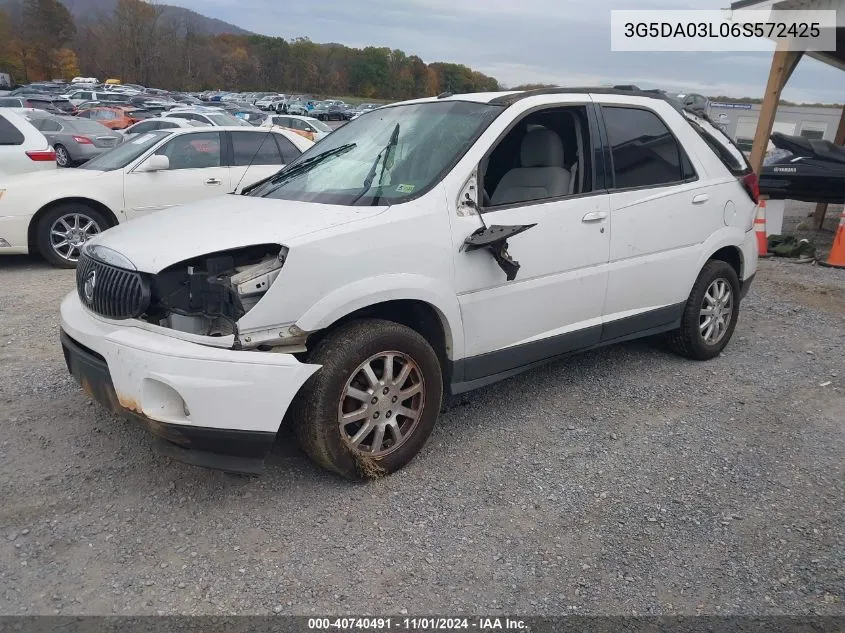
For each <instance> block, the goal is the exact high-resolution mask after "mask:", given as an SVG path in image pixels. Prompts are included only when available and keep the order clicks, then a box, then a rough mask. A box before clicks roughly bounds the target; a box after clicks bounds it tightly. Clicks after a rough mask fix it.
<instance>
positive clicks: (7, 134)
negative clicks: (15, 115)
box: [0, 116, 24, 145]
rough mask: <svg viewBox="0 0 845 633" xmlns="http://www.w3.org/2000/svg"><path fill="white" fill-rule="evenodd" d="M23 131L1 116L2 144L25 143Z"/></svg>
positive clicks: (0, 131) (0, 136)
mask: <svg viewBox="0 0 845 633" xmlns="http://www.w3.org/2000/svg"><path fill="white" fill-rule="evenodd" d="M23 141H24V136H23V133H22V132H21V131H20V130H18V128H16V127H15V126H14V125H12V123H11V122H10V121H8V120H6V118H5V117H2V116H0V145H23Z"/></svg>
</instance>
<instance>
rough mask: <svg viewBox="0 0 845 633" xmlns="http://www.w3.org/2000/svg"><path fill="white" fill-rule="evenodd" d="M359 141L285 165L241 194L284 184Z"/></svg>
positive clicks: (345, 150) (347, 149)
mask: <svg viewBox="0 0 845 633" xmlns="http://www.w3.org/2000/svg"><path fill="white" fill-rule="evenodd" d="M356 145H357V143H346V144H345V145H339V146H337V147H335V148H334V149H329V150H326V151H325V152H321V153H319V154H317V155H316V156H311V157H309V158H306V159H305V160H303V161H302V162H299V163H296V164H295V165H293V166H291V167H290V168H287V167H283V168H282V169H281V171H278V172H276V173H275V174H273V175H272V176H270V177H268V178H265V179H264V180H259V181H258V182H256V183H255V184H252V185H250V186H249V187H246V188H245V189H243V190H242V191H241V195H244V194H247V193H250V192H253V191H255V190H256V189H257V188H258V187H259V186H260V185H264V184H271V185H282V184H284V183H285V182H286V181H287V180H289V179H291V178H293V177H294V176H298V175H299V174H302V173H305V172H306V171H309V170H310V169H311V168H312V167H314V166H315V165H317V164H319V163H321V162H323V161H324V160H326V159H327V158H331V157H332V156H338V155H339V154H343V153H345V152H348V151H349V150H351V149H352V148H353V147H355V146H356Z"/></svg>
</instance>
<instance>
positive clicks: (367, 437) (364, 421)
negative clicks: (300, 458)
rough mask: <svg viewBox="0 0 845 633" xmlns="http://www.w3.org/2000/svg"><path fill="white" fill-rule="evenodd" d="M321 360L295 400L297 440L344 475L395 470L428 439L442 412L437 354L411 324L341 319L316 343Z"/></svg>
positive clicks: (313, 357)
mask: <svg viewBox="0 0 845 633" xmlns="http://www.w3.org/2000/svg"><path fill="white" fill-rule="evenodd" d="M308 362H309V363H315V364H319V365H322V368H321V369H320V370H319V371H318V372H317V373H316V374H315V375H314V376H312V377H311V379H310V380H309V381H308V382H307V383H306V385H305V386H304V387H303V389H302V391H301V392H300V394H299V395H298V397H297V402H296V404H295V405H294V409H293V413H294V418H293V419H294V425H295V428H296V432H297V436H298V438H299V442H300V445H301V446H302V448H303V449H304V450H305V452H306V453H307V454H308V455H309V456H310V457H311V459H313V460H314V461H315V462H317V463H318V464H320V465H321V466H323V467H324V468H327V469H329V470H332V471H334V472H336V473H338V474H340V475H342V476H344V477H347V478H349V479H368V478H376V477H379V476H383V475H387V474H390V473H393V472H395V471H397V470H399V469H401V468H402V467H404V466H405V465H407V464H408V463H409V462H410V461H411V460H412V459H413V458H414V456H416V454H417V453H419V451H420V450H421V449H422V447H423V446H424V445H425V442H426V441H427V440H428V437H429V435H430V434H431V431H432V429H433V428H434V423H435V421H436V420H437V416H438V414H439V412H440V405H441V400H442V397H443V379H442V374H441V368H440V362H439V360H438V358H437V354H436V353H435V352H434V350H433V349H432V348H431V345H429V343H428V341H426V340H425V339H424V338H423V337H422V336H421V335H420V334H418V333H417V332H415V331H414V330H412V329H410V328H408V327H405V326H403V325H399V324H397V323H393V322H390V321H383V320H379V319H366V320H361V321H355V322H352V323H350V324H348V325H345V326H343V327H341V328H339V329H338V330H336V331H335V332H333V333H331V334H329V335H328V336H327V337H326V338H325V339H323V340H322V341H321V342H320V343H318V344H317V346H316V347H315V349H314V350H313V351H312V352H311V353H310V354H309V356H308Z"/></svg>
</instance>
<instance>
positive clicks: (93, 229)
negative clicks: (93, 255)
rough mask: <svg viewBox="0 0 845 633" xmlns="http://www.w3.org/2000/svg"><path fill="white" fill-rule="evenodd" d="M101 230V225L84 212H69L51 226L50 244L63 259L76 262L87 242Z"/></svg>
mask: <svg viewBox="0 0 845 633" xmlns="http://www.w3.org/2000/svg"><path fill="white" fill-rule="evenodd" d="M99 232H100V227H99V225H98V224H97V223H96V222H95V221H94V220H93V219H91V218H90V217H88V216H87V215H85V214H84V213H67V214H65V215H62V216H60V217H58V218H57V219H56V221H55V222H53V225H52V226H51V227H50V246H51V247H52V249H53V251H54V252H55V253H56V254H57V255H58V256H59V257H61V258H62V259H64V260H66V261H69V262H75V261H77V260H78V259H79V253H80V252H81V250H82V246H83V245H84V244H85V242H87V241H88V240H90V239H91V238H92V237H94V236H95V235H96V234H97V233H99Z"/></svg>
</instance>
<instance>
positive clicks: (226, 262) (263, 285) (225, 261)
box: [139, 244, 288, 349]
mask: <svg viewBox="0 0 845 633" xmlns="http://www.w3.org/2000/svg"><path fill="white" fill-rule="evenodd" d="M287 255H288V249H287V247H285V246H280V245H278V244H261V245H256V246H248V247H244V248H239V249H234V250H229V251H224V252H219V253H211V254H208V255H202V256H199V257H195V258H193V259H190V260H186V261H183V262H179V263H178V264H173V265H171V266H168V267H167V268H165V269H164V270H162V271H161V272H159V273H157V274H156V275H153V276H151V277H150V280H149V283H150V300H149V304H148V307H147V309H146V310H145V312H144V313H143V314H142V315H141V316H140V317H139V318H140V319H141V320H143V321H146V322H147V323H151V324H153V325H158V326H161V327H166V328H169V329H172V330H176V331H179V332H185V333H188V334H194V335H198V336H210V337H224V336H232V337H234V345H233V347H234V349H241V348H243V347H244V346H245V345H244V343H245V342H246V343H249V342H250V341H243V340H241V337H240V335H239V332H238V321H239V320H240V319H241V317H243V316H244V315H245V314H246V313H247V312H249V311H250V310H251V309H252V308H253V307H254V306H255V305H256V304H257V303H258V301H259V300H260V299H261V297H262V296H264V294H265V293H266V292H267V290H269V288H270V286H271V285H272V284H273V282H274V281H275V280H276V278H277V277H278V275H279V273H280V272H281V270H282V267H283V266H284V263H285V259H286V258H287Z"/></svg>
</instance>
